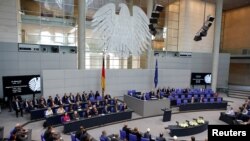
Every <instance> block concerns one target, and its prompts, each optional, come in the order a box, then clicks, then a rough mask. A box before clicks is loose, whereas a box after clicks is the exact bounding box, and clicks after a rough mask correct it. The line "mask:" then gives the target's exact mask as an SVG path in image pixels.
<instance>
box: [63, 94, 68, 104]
mask: <svg viewBox="0 0 250 141" xmlns="http://www.w3.org/2000/svg"><path fill="white" fill-rule="evenodd" d="M62 102H63V104H69V103H68V96H67V94H66V93H65V94H64V96H63V97H62Z"/></svg>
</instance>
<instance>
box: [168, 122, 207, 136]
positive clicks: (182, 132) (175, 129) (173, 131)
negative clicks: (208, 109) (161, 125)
mask: <svg viewBox="0 0 250 141" xmlns="http://www.w3.org/2000/svg"><path fill="white" fill-rule="evenodd" d="M207 127H208V121H205V123H204V124H199V125H197V126H189V127H187V128H183V127H180V126H178V125H169V126H168V129H169V130H170V133H169V134H170V136H172V137H173V136H190V135H194V134H198V133H201V132H203V131H205V130H207Z"/></svg>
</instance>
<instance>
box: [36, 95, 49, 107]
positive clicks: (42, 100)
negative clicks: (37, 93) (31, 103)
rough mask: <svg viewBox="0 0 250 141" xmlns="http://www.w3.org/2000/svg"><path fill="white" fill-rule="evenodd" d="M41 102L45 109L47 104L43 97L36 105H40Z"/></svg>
mask: <svg viewBox="0 0 250 141" xmlns="http://www.w3.org/2000/svg"><path fill="white" fill-rule="evenodd" d="M42 102H43V104H44V105H45V107H46V106H47V103H46V100H45V98H44V97H43V96H41V97H40V99H39V103H38V105H39V104H41V103H42Z"/></svg>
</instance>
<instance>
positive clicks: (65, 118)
mask: <svg viewBox="0 0 250 141" xmlns="http://www.w3.org/2000/svg"><path fill="white" fill-rule="evenodd" d="M68 121H70V117H69V115H68V113H65V114H64V116H63V122H68Z"/></svg>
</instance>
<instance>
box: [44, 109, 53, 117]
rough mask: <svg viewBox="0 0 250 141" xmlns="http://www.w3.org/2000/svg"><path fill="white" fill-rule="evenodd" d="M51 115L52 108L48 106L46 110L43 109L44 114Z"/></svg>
mask: <svg viewBox="0 0 250 141" xmlns="http://www.w3.org/2000/svg"><path fill="white" fill-rule="evenodd" d="M51 115H53V111H52V109H51V108H50V107H49V108H48V109H47V110H46V111H45V116H51Z"/></svg>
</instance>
